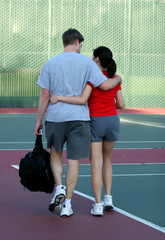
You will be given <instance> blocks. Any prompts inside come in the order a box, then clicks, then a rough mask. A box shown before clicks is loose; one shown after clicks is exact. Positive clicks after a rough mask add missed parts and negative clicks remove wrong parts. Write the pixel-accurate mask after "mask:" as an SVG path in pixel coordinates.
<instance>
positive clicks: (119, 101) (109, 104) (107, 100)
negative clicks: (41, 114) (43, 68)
mask: <svg viewBox="0 0 165 240" xmlns="http://www.w3.org/2000/svg"><path fill="white" fill-rule="evenodd" d="M93 61H95V62H96V64H97V65H98V66H99V68H100V69H101V71H102V72H103V74H104V75H105V76H107V78H109V77H111V78H112V77H113V76H114V74H115V72H116V63H115V61H114V60H113V59H112V52H111V50H110V49H109V48H107V47H102V46H101V47H98V48H97V49H95V50H94V52H93ZM87 100H88V106H89V111H90V117H91V124H90V126H91V133H92V137H91V155H90V161H91V176H92V177H91V181H92V187H93V192H94V196H95V203H94V205H93V208H92V210H91V214H92V215H95V216H96V215H103V209H105V210H111V209H112V208H113V201H112V196H111V186H112V174H113V173H112V165H111V155H112V151H113V148H114V146H115V143H116V141H117V140H119V130H120V120H119V116H118V114H117V111H116V108H124V102H123V97H122V91H121V85H120V84H118V85H117V86H116V87H115V88H113V89H111V90H107V91H103V90H101V89H100V88H98V87H97V88H94V87H93V86H92V85H91V84H90V83H87V85H86V87H85V88H84V91H83V93H82V95H81V96H80V97H79V96H73V97H67V96H57V95H53V96H52V97H51V103H52V104H54V103H56V102H58V101H63V102H67V103H71V104H85V103H86V101H87ZM103 184H104V188H105V196H104V199H103V202H102V201H101V193H102V185H103Z"/></svg>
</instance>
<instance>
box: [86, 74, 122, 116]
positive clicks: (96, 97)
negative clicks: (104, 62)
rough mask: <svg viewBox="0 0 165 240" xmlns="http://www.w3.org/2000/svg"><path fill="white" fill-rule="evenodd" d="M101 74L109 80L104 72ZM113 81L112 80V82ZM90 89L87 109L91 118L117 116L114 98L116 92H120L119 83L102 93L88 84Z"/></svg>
mask: <svg viewBox="0 0 165 240" xmlns="http://www.w3.org/2000/svg"><path fill="white" fill-rule="evenodd" d="M102 72H103V74H104V75H105V76H106V77H107V78H109V75H108V73H107V72H106V71H102ZM112 81H113V80H112ZM87 84H88V85H90V86H91V87H92V92H91V95H90V97H89V99H88V107H89V111H90V116H91V117H104V116H111V115H117V111H116V106H115V97H116V93H117V91H118V90H121V85H120V83H119V84H118V85H117V86H116V87H115V88H113V89H110V90H107V91H104V90H102V89H100V88H99V87H96V88H94V87H93V86H92V85H91V84H90V83H89V82H88V83H87Z"/></svg>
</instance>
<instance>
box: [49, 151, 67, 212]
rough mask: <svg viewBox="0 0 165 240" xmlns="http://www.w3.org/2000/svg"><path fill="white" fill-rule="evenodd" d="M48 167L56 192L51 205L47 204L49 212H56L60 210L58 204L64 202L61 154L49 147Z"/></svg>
mask: <svg viewBox="0 0 165 240" xmlns="http://www.w3.org/2000/svg"><path fill="white" fill-rule="evenodd" d="M50 165H51V169H52V173H53V176H54V181H55V184H56V191H55V194H54V197H53V198H52V201H51V203H50V204H49V211H51V212H58V211H60V209H61V207H60V204H61V203H62V202H64V200H65V189H64V186H63V185H62V174H63V164H62V153H61V152H56V150H55V148H54V147H51V155H50Z"/></svg>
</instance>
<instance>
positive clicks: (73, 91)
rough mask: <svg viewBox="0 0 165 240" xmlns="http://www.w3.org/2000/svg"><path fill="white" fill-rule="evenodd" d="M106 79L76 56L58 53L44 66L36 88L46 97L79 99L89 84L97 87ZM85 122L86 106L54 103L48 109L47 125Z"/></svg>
mask: <svg viewBox="0 0 165 240" xmlns="http://www.w3.org/2000/svg"><path fill="white" fill-rule="evenodd" d="M105 80H106V77H104V76H103V74H102V73H101V71H100V69H99V68H98V66H97V65H96V64H95V63H94V62H93V61H92V60H91V59H89V58H88V57H85V56H83V55H81V54H78V53H76V52H62V53H60V54H58V55H56V56H55V57H53V58H51V59H50V60H48V61H47V63H46V64H45V66H44V68H43V70H42V72H41V74H40V77H39V79H38V82H37V83H38V84H39V85H40V86H41V87H42V88H46V89H48V90H50V95H51V96H52V95H53V94H57V95H65V96H80V95H81V94H82V91H83V89H84V87H85V85H86V83H87V82H88V81H89V82H91V83H92V84H93V85H94V86H98V85H100V84H101V83H102V82H103V81H105ZM74 120H82V121H89V120H90V118H89V111H88V106H87V104H85V105H72V104H67V103H63V102H58V103H57V104H55V105H50V104H49V106H48V109H47V121H53V122H65V121H74Z"/></svg>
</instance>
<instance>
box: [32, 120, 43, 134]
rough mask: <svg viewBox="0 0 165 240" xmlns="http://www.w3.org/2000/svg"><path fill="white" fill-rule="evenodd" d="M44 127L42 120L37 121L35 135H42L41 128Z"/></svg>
mask: <svg viewBox="0 0 165 240" xmlns="http://www.w3.org/2000/svg"><path fill="white" fill-rule="evenodd" d="M42 128H43V125H42V122H40V121H37V122H36V126H35V130H34V135H35V136H37V135H41V133H40V129H42Z"/></svg>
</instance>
